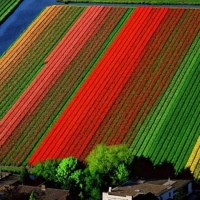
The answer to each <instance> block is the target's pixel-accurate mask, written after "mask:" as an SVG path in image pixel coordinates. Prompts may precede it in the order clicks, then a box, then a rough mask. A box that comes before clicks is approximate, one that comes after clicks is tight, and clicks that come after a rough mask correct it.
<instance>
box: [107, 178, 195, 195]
mask: <svg viewBox="0 0 200 200" xmlns="http://www.w3.org/2000/svg"><path fill="white" fill-rule="evenodd" d="M190 182H191V180H171V179H168V180H167V179H161V180H151V181H145V180H142V181H134V180H133V181H128V182H126V183H125V184H123V185H122V186H119V187H116V188H114V189H112V191H111V192H109V194H111V195H117V196H133V197H136V196H139V195H141V194H147V193H152V194H154V195H155V196H159V195H161V194H163V193H165V192H166V191H168V190H171V189H173V190H174V191H176V190H178V189H179V188H182V187H184V186H185V185H187V184H188V183H190Z"/></svg>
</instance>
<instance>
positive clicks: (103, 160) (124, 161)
mask: <svg viewBox="0 0 200 200" xmlns="http://www.w3.org/2000/svg"><path fill="white" fill-rule="evenodd" d="M86 161H87V164H88V167H89V170H90V171H99V172H104V173H110V172H116V171H118V173H119V172H120V170H125V169H126V170H125V171H127V167H128V166H129V165H130V163H131V162H132V156H131V152H130V150H129V149H128V148H127V147H126V146H125V145H113V146H106V145H102V144H100V145H98V146H97V147H96V148H95V149H94V150H93V151H91V153H90V154H89V155H88V157H87V158H86ZM119 166H120V167H119ZM122 168H123V169H122ZM118 177H119V176H118Z"/></svg>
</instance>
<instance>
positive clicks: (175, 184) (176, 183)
mask: <svg viewBox="0 0 200 200" xmlns="http://www.w3.org/2000/svg"><path fill="white" fill-rule="evenodd" d="M146 182H147V183H150V184H155V185H164V184H165V185H171V186H172V187H173V189H174V191H176V190H178V189H179V188H182V187H184V186H185V185H187V184H188V183H190V182H191V180H166V179H161V180H153V181H146Z"/></svg>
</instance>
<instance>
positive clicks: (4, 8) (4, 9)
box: [0, 0, 22, 24]
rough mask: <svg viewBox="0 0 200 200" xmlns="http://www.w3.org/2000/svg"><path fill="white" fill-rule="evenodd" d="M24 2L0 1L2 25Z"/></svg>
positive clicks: (0, 21) (0, 20)
mask: <svg viewBox="0 0 200 200" xmlns="http://www.w3.org/2000/svg"><path fill="white" fill-rule="evenodd" d="M21 1H22V0H9V1H8V0H0V24H1V23H2V22H3V20H4V19H5V18H6V17H7V16H8V15H9V14H10V12H12V11H13V10H14V9H15V7H16V6H17V5H18V4H19V3H20V2H21Z"/></svg>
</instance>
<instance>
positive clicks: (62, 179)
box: [56, 157, 83, 190]
mask: <svg viewBox="0 0 200 200" xmlns="http://www.w3.org/2000/svg"><path fill="white" fill-rule="evenodd" d="M82 174H83V172H82V165H81V163H80V161H79V160H78V159H76V158H74V157H68V158H65V159H63V160H62V161H61V162H60V164H59V166H58V168H57V173H56V177H57V180H58V182H59V183H61V184H62V186H63V188H65V189H71V190H73V189H74V188H82Z"/></svg>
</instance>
